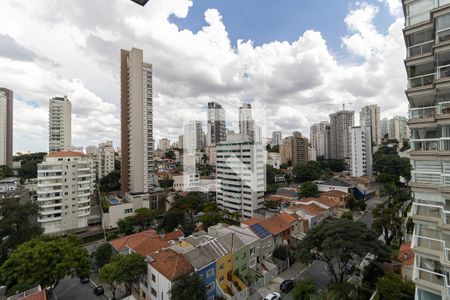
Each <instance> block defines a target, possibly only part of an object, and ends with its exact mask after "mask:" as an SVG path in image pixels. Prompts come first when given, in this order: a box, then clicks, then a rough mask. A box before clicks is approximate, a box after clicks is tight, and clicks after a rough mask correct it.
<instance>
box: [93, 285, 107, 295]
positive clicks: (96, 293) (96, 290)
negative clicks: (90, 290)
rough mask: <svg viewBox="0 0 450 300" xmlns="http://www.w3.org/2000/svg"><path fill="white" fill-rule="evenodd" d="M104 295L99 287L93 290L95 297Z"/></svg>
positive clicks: (103, 290)
mask: <svg viewBox="0 0 450 300" xmlns="http://www.w3.org/2000/svg"><path fill="white" fill-rule="evenodd" d="M104 293H105V289H104V288H103V287H102V286H101V285H99V286H97V287H95V288H94V294H95V295H96V296H100V295H103V294H104Z"/></svg>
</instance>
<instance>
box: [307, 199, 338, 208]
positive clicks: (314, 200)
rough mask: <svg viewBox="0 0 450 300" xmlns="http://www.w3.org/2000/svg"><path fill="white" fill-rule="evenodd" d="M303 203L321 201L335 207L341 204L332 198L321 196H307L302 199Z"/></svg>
mask: <svg viewBox="0 0 450 300" xmlns="http://www.w3.org/2000/svg"><path fill="white" fill-rule="evenodd" d="M300 202H302V203H308V202H319V203H321V204H323V205H326V206H328V207H335V206H338V205H339V202H337V201H334V200H331V199H329V198H325V197H320V198H305V199H302V200H300Z"/></svg>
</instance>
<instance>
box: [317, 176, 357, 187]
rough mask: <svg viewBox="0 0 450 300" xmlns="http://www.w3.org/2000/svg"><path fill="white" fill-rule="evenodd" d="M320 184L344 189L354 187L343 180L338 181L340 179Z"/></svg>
mask: <svg viewBox="0 0 450 300" xmlns="http://www.w3.org/2000/svg"><path fill="white" fill-rule="evenodd" d="M318 184H321V185H331V186H342V187H352V186H353V185H352V184H350V183H348V182H346V181H343V180H341V179H338V178H331V179H329V180H326V181H324V182H320V183H318Z"/></svg>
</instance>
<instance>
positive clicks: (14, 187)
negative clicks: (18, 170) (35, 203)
mask: <svg viewBox="0 0 450 300" xmlns="http://www.w3.org/2000/svg"><path fill="white" fill-rule="evenodd" d="M29 198H30V192H29V191H28V190H27V189H26V188H25V187H24V186H23V185H21V184H20V178H17V177H8V178H3V179H0V199H10V200H16V201H19V202H20V203H22V204H23V203H25V202H26V201H28V200H29Z"/></svg>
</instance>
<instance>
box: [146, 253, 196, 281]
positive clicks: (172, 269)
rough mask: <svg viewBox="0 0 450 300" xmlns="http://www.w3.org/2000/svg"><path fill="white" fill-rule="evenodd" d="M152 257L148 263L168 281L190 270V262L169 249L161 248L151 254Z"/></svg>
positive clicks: (191, 269)
mask: <svg viewBox="0 0 450 300" xmlns="http://www.w3.org/2000/svg"><path fill="white" fill-rule="evenodd" d="M151 258H153V259H154V261H153V262H151V263H150V265H151V266H152V267H153V268H155V269H156V270H157V271H158V272H159V273H161V274H162V275H163V276H164V277H166V278H167V279H169V280H170V281H175V280H177V279H178V278H179V277H181V276H183V275H185V274H188V273H190V272H192V271H193V270H194V269H193V267H192V265H191V263H190V262H189V261H188V260H187V259H186V258H185V257H184V256H183V255H182V254H179V253H176V252H175V251H173V250H171V249H166V250H162V251H159V252H156V253H153V254H152V255H151Z"/></svg>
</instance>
